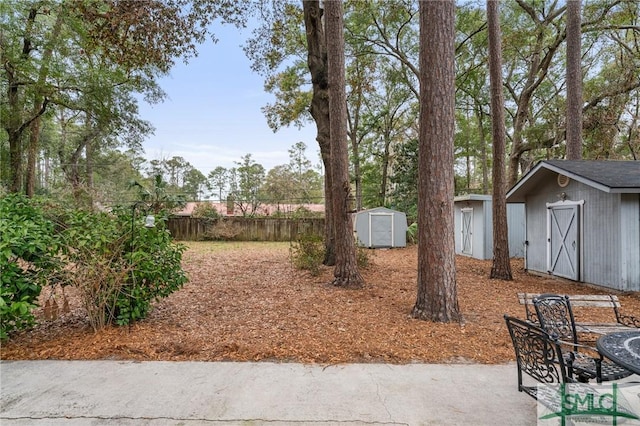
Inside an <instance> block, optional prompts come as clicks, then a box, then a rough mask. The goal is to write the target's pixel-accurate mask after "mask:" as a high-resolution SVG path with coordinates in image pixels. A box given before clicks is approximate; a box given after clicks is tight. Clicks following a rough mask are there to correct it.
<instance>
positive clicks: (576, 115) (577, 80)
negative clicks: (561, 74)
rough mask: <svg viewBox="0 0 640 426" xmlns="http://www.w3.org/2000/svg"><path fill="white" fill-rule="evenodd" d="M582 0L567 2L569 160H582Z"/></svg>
mask: <svg viewBox="0 0 640 426" xmlns="http://www.w3.org/2000/svg"><path fill="white" fill-rule="evenodd" d="M580 6H581V0H569V1H568V2H567V115H566V129H567V153H566V157H567V160H580V159H582V104H583V101H582V67H581V64H582V50H581V40H580V37H581V31H580V23H581V19H580V9H581V7H580Z"/></svg>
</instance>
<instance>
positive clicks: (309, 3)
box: [302, 0, 336, 266]
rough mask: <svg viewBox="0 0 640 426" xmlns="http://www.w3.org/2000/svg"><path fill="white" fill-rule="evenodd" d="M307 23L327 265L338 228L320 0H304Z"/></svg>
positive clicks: (332, 262) (330, 263) (332, 257)
mask: <svg viewBox="0 0 640 426" xmlns="http://www.w3.org/2000/svg"><path fill="white" fill-rule="evenodd" d="M302 6H303V12H304V24H305V29H306V34H307V48H308V50H309V54H308V57H307V64H308V66H309V72H310V73H311V83H312V85H313V97H312V99H311V107H310V113H311V116H312V117H313V119H314V121H315V123H316V128H317V131H318V135H317V136H316V140H317V141H318V145H319V146H320V155H321V157H322V163H323V164H324V197H325V227H324V247H325V253H324V261H323V263H324V264H325V265H327V266H333V265H335V263H336V249H335V230H334V218H333V212H332V207H331V206H332V205H333V194H332V193H331V188H332V176H331V135H330V131H329V129H330V127H329V80H328V71H327V46H326V39H325V35H324V29H323V27H322V9H321V8H320V2H319V1H318V0H305V1H303V2H302Z"/></svg>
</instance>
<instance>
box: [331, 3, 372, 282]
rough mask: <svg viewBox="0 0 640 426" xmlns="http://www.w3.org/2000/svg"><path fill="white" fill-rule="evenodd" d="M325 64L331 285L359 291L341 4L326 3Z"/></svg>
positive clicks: (360, 278)
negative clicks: (332, 246)
mask: <svg viewBox="0 0 640 426" xmlns="http://www.w3.org/2000/svg"><path fill="white" fill-rule="evenodd" d="M325 8H326V16H325V23H326V30H327V64H328V68H327V69H328V71H329V117H330V119H331V126H330V134H331V171H332V178H333V188H332V192H333V218H334V224H333V225H334V228H335V239H336V265H335V269H334V272H333V275H334V280H333V282H332V284H333V285H336V286H339V287H348V288H359V287H362V286H363V285H364V279H363V278H362V276H361V275H360V272H359V271H358V262H357V256H356V246H355V239H354V237H353V223H352V219H351V214H350V212H349V196H350V193H351V184H350V182H349V166H348V164H349V158H348V157H349V155H348V149H347V96H346V88H345V62H344V32H343V31H344V30H343V25H344V24H343V8H342V1H329V2H326V3H325Z"/></svg>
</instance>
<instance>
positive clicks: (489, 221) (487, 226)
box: [480, 200, 493, 259]
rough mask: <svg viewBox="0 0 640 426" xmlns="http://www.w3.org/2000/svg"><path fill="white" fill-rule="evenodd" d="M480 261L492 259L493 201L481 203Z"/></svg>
mask: <svg viewBox="0 0 640 426" xmlns="http://www.w3.org/2000/svg"><path fill="white" fill-rule="evenodd" d="M480 220H482V259H493V201H492V200H487V201H483V202H482V217H481V218H480Z"/></svg>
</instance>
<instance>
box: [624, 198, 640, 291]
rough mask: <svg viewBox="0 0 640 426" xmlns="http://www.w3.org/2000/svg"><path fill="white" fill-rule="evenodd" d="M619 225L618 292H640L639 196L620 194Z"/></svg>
mask: <svg viewBox="0 0 640 426" xmlns="http://www.w3.org/2000/svg"><path fill="white" fill-rule="evenodd" d="M620 224H621V231H620V234H621V236H622V238H621V249H622V256H621V265H620V271H621V276H620V290H624V291H640V194H622V196H621V199H620Z"/></svg>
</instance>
